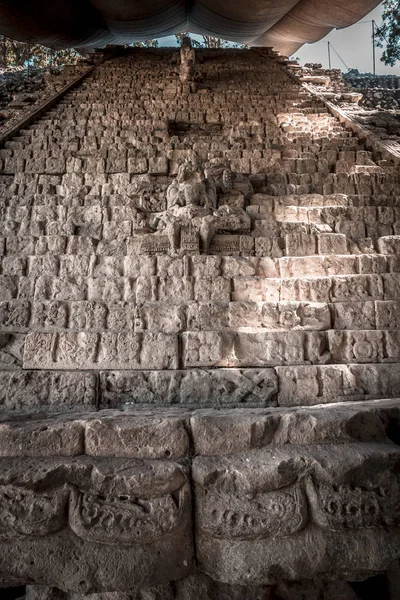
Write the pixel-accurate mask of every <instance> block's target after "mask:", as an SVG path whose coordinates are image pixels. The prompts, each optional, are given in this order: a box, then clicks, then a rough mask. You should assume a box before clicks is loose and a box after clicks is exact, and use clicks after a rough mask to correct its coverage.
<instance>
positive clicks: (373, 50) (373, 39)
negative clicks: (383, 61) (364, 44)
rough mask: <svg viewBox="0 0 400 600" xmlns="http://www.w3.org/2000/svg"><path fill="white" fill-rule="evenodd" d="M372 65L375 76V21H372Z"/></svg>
mask: <svg viewBox="0 0 400 600" xmlns="http://www.w3.org/2000/svg"><path fill="white" fill-rule="evenodd" d="M372 65H373V73H374V75H376V65H375V21H374V19H372Z"/></svg>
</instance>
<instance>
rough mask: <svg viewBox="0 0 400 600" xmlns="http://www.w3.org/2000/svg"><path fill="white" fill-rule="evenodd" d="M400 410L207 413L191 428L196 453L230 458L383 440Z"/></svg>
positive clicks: (361, 406)
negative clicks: (304, 446)
mask: <svg viewBox="0 0 400 600" xmlns="http://www.w3.org/2000/svg"><path fill="white" fill-rule="evenodd" d="M399 411H400V405H399V402H398V401H397V400H396V399H394V400H379V401H365V402H348V403H346V404H344V405H341V404H334V405H329V406H327V407H315V408H298V409H293V408H287V409H285V408H268V409H253V410H251V411H245V410H240V409H235V410H225V411H224V412H216V411H212V410H208V411H196V412H195V413H194V414H193V415H192V417H191V419H190V425H191V430H192V435H193V444H194V453H195V454H196V455H207V456H212V455H214V456H216V455H217V456H227V455H229V454H235V453H236V454H237V453H240V452H248V451H250V450H255V449H257V448H258V449H260V448H263V447H267V446H281V445H285V444H325V443H349V442H359V441H363V442H366V441H371V442H376V441H382V442H385V441H387V434H386V430H388V429H390V427H394V428H395V427H396V425H395V423H397V422H398V419H399V415H400V413H399ZM390 424H392V425H390Z"/></svg>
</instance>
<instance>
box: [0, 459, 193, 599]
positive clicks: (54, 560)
mask: <svg viewBox="0 0 400 600" xmlns="http://www.w3.org/2000/svg"><path fill="white" fill-rule="evenodd" d="M187 477H188V473H187V470H186V469H185V468H184V467H181V466H180V465H178V464H177V463H173V462H171V461H154V460H153V461H151V462H148V461H139V460H133V459H129V460H128V459H109V458H106V459H99V458H97V459H92V458H89V457H81V458H79V459H78V458H77V459H69V460H66V459H63V460H57V459H47V460H46V461H43V460H42V461H38V460H35V459H25V460H22V459H10V458H7V459H1V460H0V495H1V497H2V508H1V511H0V537H1V538H2V544H3V549H4V550H5V551H4V552H2V555H1V558H0V565H1V567H0V568H1V571H2V573H3V574H4V576H5V575H6V574H7V573H9V574H10V576H11V577H14V578H17V579H21V580H25V581H27V580H29V581H30V582H38V583H41V584H45V585H49V586H52V585H53V586H54V585H55V584H57V587H59V588H61V589H68V590H71V591H75V592H79V593H85V592H89V591H90V592H96V591H97V592H100V591H110V590H121V591H124V590H126V591H128V590H129V589H132V588H135V587H139V588H140V587H149V586H150V585H159V584H166V583H168V582H169V581H170V580H171V579H172V580H174V579H180V578H181V577H183V576H185V575H187V574H188V573H189V572H190V569H191V566H192V555H193V546H192V525H191V499H190V487H189V484H188V482H187ZM50 482H51V483H50ZM17 500H18V502H17ZM67 508H68V510H67Z"/></svg>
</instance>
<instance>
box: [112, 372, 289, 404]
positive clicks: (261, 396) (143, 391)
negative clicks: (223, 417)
mask: <svg viewBox="0 0 400 600" xmlns="http://www.w3.org/2000/svg"><path fill="white" fill-rule="evenodd" d="M100 389H101V407H102V408H112V407H118V408H119V407H120V406H121V405H122V404H124V403H127V404H128V405H132V406H134V405H138V406H140V405H152V406H154V405H156V406H157V405H158V406H171V405H183V406H187V405H189V406H268V405H269V404H271V403H273V402H274V397H275V394H276V393H277V391H278V387H277V378H276V375H275V373H274V371H273V370H272V369H218V370H202V369H199V370H187V371H154V372H151V371H133V372H124V371H115V372H110V373H107V372H103V373H101V375H100Z"/></svg>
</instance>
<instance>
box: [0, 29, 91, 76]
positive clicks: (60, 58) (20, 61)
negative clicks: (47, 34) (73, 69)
mask: <svg viewBox="0 0 400 600" xmlns="http://www.w3.org/2000/svg"><path fill="white" fill-rule="evenodd" d="M79 58H81V56H80V54H78V52H76V50H73V49H72V48H71V49H67V50H52V49H51V48H46V47H45V46H42V45H41V44H26V43H24V42H17V41H16V40H11V39H10V38H7V37H6V36H4V35H1V36H0V68H2V69H7V68H9V67H24V66H27V65H28V64H29V65H31V66H33V67H47V66H54V67H57V66H60V65H64V64H67V63H69V64H74V63H76V62H77V61H78V60H79Z"/></svg>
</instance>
